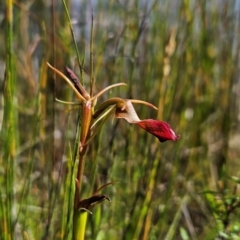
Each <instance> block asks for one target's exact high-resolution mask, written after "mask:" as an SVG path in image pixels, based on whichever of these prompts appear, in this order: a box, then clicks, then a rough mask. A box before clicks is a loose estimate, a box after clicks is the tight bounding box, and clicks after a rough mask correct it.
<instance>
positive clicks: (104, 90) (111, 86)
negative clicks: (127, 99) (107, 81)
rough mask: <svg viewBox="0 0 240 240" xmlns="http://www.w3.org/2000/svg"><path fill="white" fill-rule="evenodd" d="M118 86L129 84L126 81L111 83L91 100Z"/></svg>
mask: <svg viewBox="0 0 240 240" xmlns="http://www.w3.org/2000/svg"><path fill="white" fill-rule="evenodd" d="M118 86H127V84H126V83H116V84H113V85H110V86H108V87H106V88H104V89H103V90H102V91H100V92H99V93H98V94H96V95H95V96H94V97H93V98H92V99H91V100H94V99H95V98H98V97H100V96H101V95H102V94H103V93H105V92H106V91H108V90H109V89H111V88H114V87H118Z"/></svg>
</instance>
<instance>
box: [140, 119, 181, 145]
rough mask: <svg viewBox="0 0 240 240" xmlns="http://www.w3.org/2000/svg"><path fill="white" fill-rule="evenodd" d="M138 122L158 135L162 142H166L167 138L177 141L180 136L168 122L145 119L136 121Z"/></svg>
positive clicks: (148, 130)
mask: <svg viewBox="0 0 240 240" xmlns="http://www.w3.org/2000/svg"><path fill="white" fill-rule="evenodd" d="M136 124H137V125H138V126H139V127H141V128H143V129H145V130H146V131H147V132H149V133H151V134H152V135H154V136H155V137H157V138H158V140H159V141H160V142H165V141H167V140H172V141H176V140H178V139H179V138H180V135H176V134H175V132H174V131H173V130H172V128H171V126H170V125H169V124H168V123H166V122H162V121H158V120H153V119H145V120H141V121H139V122H136Z"/></svg>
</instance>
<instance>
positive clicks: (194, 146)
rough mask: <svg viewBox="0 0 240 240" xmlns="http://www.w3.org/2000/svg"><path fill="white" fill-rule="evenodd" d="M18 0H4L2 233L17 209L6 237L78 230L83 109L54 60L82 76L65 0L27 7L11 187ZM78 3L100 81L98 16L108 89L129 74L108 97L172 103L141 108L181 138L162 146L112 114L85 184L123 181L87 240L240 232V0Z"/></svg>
mask: <svg viewBox="0 0 240 240" xmlns="http://www.w3.org/2000/svg"><path fill="white" fill-rule="evenodd" d="M7 2H8V1H6V2H4V1H2V2H1V3H0V24H1V28H0V89H1V90H0V94H1V95H0V127H1V142H0V144H1V145H0V148H1V151H0V172H1V173H0V184H1V190H0V194H1V210H0V217H1V219H2V226H1V232H0V236H1V234H3V232H4V231H5V228H6V224H5V220H6V219H8V216H11V217H9V218H10V219H11V220H10V225H11V234H12V236H9V238H6V239H71V237H70V236H71V234H70V232H71V221H70V219H69V215H68V214H67V213H68V204H69V199H68V198H69V196H67V194H66V193H67V192H68V191H67V189H68V187H69V181H70V180H69V177H68V176H69V175H68V173H69V168H70V167H69V165H70V161H71V155H72V151H73V145H72V144H73V141H74V137H75V131H76V123H77V114H78V109H76V108H74V107H73V106H67V105H62V104H60V103H57V102H56V101H55V98H58V99H61V100H65V101H74V100H75V101H76V97H75V95H74V94H73V93H72V91H71V89H70V88H69V86H67V85H66V84H65V82H64V81H63V80H62V79H61V78H60V77H59V76H55V75H54V74H53V72H52V71H50V70H49V69H48V68H47V66H46V62H50V63H51V64H52V65H54V66H55V67H56V68H57V69H59V70H60V71H62V72H65V70H64V69H65V66H69V67H70V68H71V69H74V71H75V73H76V74H79V69H78V67H77V62H76V51H75V48H74V45H73V41H72V36H71V32H70V28H69V22H68V21H67V16H66V13H65V11H64V7H63V3H62V1H56V0H55V1H53V3H54V5H52V1H43V0H35V1H34V0H24V1H23V0H22V1H19V0H16V1H14V3H13V38H12V41H11V43H12V53H13V56H12V64H13V71H11V73H12V76H13V81H14V84H13V89H14V91H13V92H14V94H13V98H12V103H13V105H12V108H11V111H12V113H13V116H14V117H13V119H14V120H13V124H12V126H13V129H14V131H13V137H12V138H13V139H14V142H13V141H10V145H11V147H12V153H11V154H12V155H11V156H12V164H11V165H10V167H12V172H11V174H12V176H11V179H12V190H11V194H10V195H9V192H8V189H9V188H8V180H7V179H8V178H9V177H10V176H9V172H8V170H9V162H8V163H7V161H9V158H8V154H6V153H7V152H8V151H5V150H4V149H5V148H6V144H5V143H6V142H8V140H7V137H6V133H7V132H8V130H9V129H8V127H7V125H6V123H7V122H8V120H7V119H5V123H4V115H5V116H6V115H7V112H6V111H8V108H6V99H7V98H6V97H4V94H3V92H4V89H5V85H6V81H7V80H6V78H5V76H6V74H5V71H6V69H7V65H6V58H7V57H8V52H7V51H6V49H7V44H8V41H9V38H8V33H7V32H8V25H7V14H6V11H5V10H6V6H7ZM67 6H68V8H69V11H70V13H71V17H72V24H73V27H74V33H75V37H76V40H77V44H78V48H79V52H80V55H81V59H85V63H84V72H85V74H84V84H85V86H86V88H88V87H89V72H90V62H89V46H90V30H91V14H93V18H94V21H93V25H94V30H93V31H94V75H95V79H96V86H95V92H98V91H100V90H101V89H103V88H104V87H106V86H108V85H110V84H114V83H118V82H125V83H127V84H128V86H127V87H120V88H116V89H113V90H111V91H110V92H109V93H107V94H105V95H104V96H103V97H101V98H99V99H98V103H101V102H102V101H104V100H106V99H107V98H109V97H113V96H117V97H123V98H135V99H141V100H144V101H148V102H151V103H152V104H154V105H155V106H157V107H158V109H159V110H158V111H155V110H152V109H150V108H148V107H146V106H142V105H136V111H137V112H138V115H139V117H140V118H141V119H147V118H153V119H158V120H163V121H167V122H169V124H170V125H171V126H172V128H173V129H174V130H175V132H176V133H177V134H180V135H181V138H180V139H179V140H178V141H177V142H171V141H167V142H164V143H160V142H159V141H158V140H157V139H155V138H154V137H153V136H152V135H150V134H147V133H146V132H145V131H143V130H142V129H140V128H138V127H137V126H133V125H129V124H128V123H127V122H126V121H125V120H116V119H113V120H109V121H108V122H107V124H106V125H105V126H104V127H103V129H102V130H101V132H100V134H99V135H98V136H97V137H96V138H95V139H94V142H93V143H92V144H91V147H90V149H89V151H88V155H87V158H86V168H85V175H84V186H85V187H86V188H87V186H88V185H91V184H93V186H94V188H95V189H97V188H98V187H100V186H102V185H104V184H106V183H108V182H115V184H113V185H111V186H108V187H107V188H105V189H103V191H102V193H104V194H106V195H108V196H109V197H110V198H111V200H112V202H111V203H108V202H104V203H102V204H101V205H100V206H97V207H96V208H95V209H94V210H93V214H92V215H91V216H90V217H89V221H88V227H87V233H86V239H97V240H101V239H126V240H131V239H151V240H155V239H156V240H162V239H166V240H170V239H184V240H187V239H193V240H194V239H240V220H239V219H240V217H239V216H240V212H239V210H238V206H237V207H236V208H235V209H233V211H230V213H231V214H229V215H231V218H230V217H229V216H227V220H228V222H227V224H225V223H226V221H227V220H226V219H225V218H224V217H226V214H227V211H228V206H230V205H228V200H229V199H230V200H229V201H233V199H235V200H234V201H235V202H236V201H237V202H238V201H239V197H238V196H239V195H240V192H239V191H240V190H239V186H238V183H240V181H239V178H240V161H239V160H240V131H239V130H240V125H239V121H240V104H239V97H240V82H239V67H240V62H239V44H240V41H239V38H240V35H239V33H240V25H239V24H240V21H239V20H240V19H239V17H240V1H239V0H231V1H225V0H221V1H220V0H210V1H207V0H200V1H196V0H191V1H190V0H179V1H176V0H168V1H167V0H156V1H154V0H152V1H148V0H142V1H137V0H131V1H127V0H118V1H113V0H112V1H110V0H109V1H107V0H102V1H92V2H90V1H84V0H82V1H80V0H75V1H74V0H72V1H71V0H69V1H67ZM232 179H234V180H235V181H232ZM10 182H11V181H10ZM206 191H208V192H206ZM9 196H10V197H11V199H12V201H11V204H10V207H9V205H8V197H9ZM85 197H87V196H85ZM223 199H224V200H223ZM225 200H226V202H227V204H225ZM239 205H240V204H239ZM8 211H9V212H10V214H9V215H8V213H9V212H8ZM7 212H8V213H7ZM224 220H226V221H225V222H224ZM69 222H70V223H69ZM65 226H67V227H65ZM66 229H67V230H66ZM0 238H1V237H0ZM1 239H4V238H1Z"/></svg>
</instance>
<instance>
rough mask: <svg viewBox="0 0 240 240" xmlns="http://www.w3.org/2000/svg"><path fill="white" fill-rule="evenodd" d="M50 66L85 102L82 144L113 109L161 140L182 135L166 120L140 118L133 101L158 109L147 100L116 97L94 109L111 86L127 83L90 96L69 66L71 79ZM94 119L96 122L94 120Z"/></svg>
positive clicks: (176, 138)
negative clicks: (100, 97) (99, 98)
mask: <svg viewBox="0 0 240 240" xmlns="http://www.w3.org/2000/svg"><path fill="white" fill-rule="evenodd" d="M48 66H49V67H50V68H51V69H53V70H54V71H55V72H56V73H58V74H59V75H60V76H61V77H63V79H64V80H65V81H66V82H67V83H68V84H69V85H70V87H71V88H72V89H73V90H74V92H75V93H76V95H77V98H78V99H79V100H80V103H81V104H83V117H82V119H83V121H82V124H83V125H84V126H83V127H82V134H81V145H82V146H83V145H84V144H86V143H88V142H90V140H92V138H93V137H94V136H95V135H96V133H97V132H98V130H99V129H100V127H101V126H102V124H103V123H104V122H105V121H106V120H107V119H108V118H109V116H110V115H111V114H112V112H113V111H115V117H116V118H124V119H125V120H126V121H128V122H129V123H132V124H136V125H138V126H139V127H141V128H143V129H144V130H146V131H147V132H149V133H151V134H152V135H154V136H155V137H157V138H158V140H159V141H160V142H165V141H167V140H172V141H176V140H178V139H179V138H180V135H176V133H175V132H174V131H173V129H172V128H171V126H170V125H169V124H168V123H166V122H163V121H158V120H154V119H144V120H140V119H139V117H138V115H137V113H136V111H135V109H134V107H133V104H132V103H138V104H144V105H147V106H149V107H152V108H154V109H156V110H157V108H156V107H155V106H154V105H152V104H151V103H148V102H145V101H141V100H136V99H122V98H118V97H114V98H110V99H108V100H106V101H105V102H103V103H102V104H101V105H100V106H99V107H98V108H97V110H96V111H95V112H93V111H92V110H93V108H94V106H95V103H96V100H97V98H98V97H99V96H101V95H102V94H103V93H104V92H106V91H107V90H109V89H110V88H113V87H117V86H123V85H126V84H125V83H118V84H113V85H110V86H108V87H106V88H105V89H103V90H102V91H100V92H99V93H98V94H96V95H95V96H90V95H89V93H88V92H87V91H86V90H85V89H84V87H83V86H82V85H81V84H80V82H79V80H78V78H77V76H76V75H75V74H74V73H73V72H72V71H71V70H70V69H69V68H66V70H67V73H68V76H69V78H70V79H69V78H68V77H66V76H65V75H64V74H63V73H61V72H60V71H58V70H57V69H56V68H54V67H52V66H51V65H50V64H48ZM94 119H95V122H92V120H94ZM101 120H103V122H102V124H100V126H99V127H98V128H96V130H95V131H93V132H92V133H91V134H89V131H90V130H93V128H94V127H95V126H96V125H97V123H98V122H99V121H101Z"/></svg>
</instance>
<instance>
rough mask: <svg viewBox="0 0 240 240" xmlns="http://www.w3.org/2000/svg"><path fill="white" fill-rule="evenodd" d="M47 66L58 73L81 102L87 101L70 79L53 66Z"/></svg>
mask: <svg viewBox="0 0 240 240" xmlns="http://www.w3.org/2000/svg"><path fill="white" fill-rule="evenodd" d="M47 65H48V66H49V67H50V68H51V69H52V70H53V71H54V72H56V73H57V74H58V75H59V76H61V77H62V78H63V79H64V80H65V81H66V82H67V83H68V84H69V85H70V87H71V88H72V90H73V91H74V92H75V93H76V95H77V97H78V99H79V100H82V101H85V100H86V99H85V98H84V97H83V96H82V95H81V94H80V93H79V92H78V90H77V89H76V87H75V86H74V84H73V83H72V82H71V80H70V79H68V78H67V77H66V76H65V75H64V74H63V73H62V72H60V71H59V70H57V69H56V68H55V67H53V66H52V65H51V64H49V63H47Z"/></svg>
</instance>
